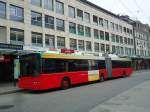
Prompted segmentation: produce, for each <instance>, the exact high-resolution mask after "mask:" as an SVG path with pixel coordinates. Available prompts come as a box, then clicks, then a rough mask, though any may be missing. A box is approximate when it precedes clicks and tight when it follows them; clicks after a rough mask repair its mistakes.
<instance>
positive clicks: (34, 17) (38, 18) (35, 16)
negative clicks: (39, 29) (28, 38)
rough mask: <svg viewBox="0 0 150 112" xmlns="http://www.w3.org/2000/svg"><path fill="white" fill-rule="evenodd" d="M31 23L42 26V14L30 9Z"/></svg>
mask: <svg viewBox="0 0 150 112" xmlns="http://www.w3.org/2000/svg"><path fill="white" fill-rule="evenodd" d="M31 24H32V25H36V26H42V14H41V13H38V12H34V11H31Z"/></svg>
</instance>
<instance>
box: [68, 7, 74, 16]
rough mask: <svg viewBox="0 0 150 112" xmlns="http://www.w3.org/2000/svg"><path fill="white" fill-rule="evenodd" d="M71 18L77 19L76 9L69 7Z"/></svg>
mask: <svg viewBox="0 0 150 112" xmlns="http://www.w3.org/2000/svg"><path fill="white" fill-rule="evenodd" d="M69 17H72V18H75V8H74V7H72V6H69Z"/></svg>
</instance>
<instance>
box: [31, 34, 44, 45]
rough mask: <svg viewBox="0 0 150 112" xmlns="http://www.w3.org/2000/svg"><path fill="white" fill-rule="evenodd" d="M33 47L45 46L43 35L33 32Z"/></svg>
mask: <svg viewBox="0 0 150 112" xmlns="http://www.w3.org/2000/svg"><path fill="white" fill-rule="evenodd" d="M32 45H33V46H39V47H42V46H43V39H42V34H41V33H36V32H32Z"/></svg>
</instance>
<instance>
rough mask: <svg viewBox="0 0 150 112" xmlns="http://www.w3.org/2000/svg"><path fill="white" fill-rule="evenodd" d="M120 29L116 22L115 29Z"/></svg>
mask: <svg viewBox="0 0 150 112" xmlns="http://www.w3.org/2000/svg"><path fill="white" fill-rule="evenodd" d="M118 30H119V28H118V25H117V24H115V31H117V32H118Z"/></svg>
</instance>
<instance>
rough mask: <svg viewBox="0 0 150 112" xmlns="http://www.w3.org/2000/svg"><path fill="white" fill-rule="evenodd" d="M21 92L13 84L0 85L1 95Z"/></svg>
mask: <svg viewBox="0 0 150 112" xmlns="http://www.w3.org/2000/svg"><path fill="white" fill-rule="evenodd" d="M18 91H21V90H20V89H19V88H18V87H17V86H14V84H13V83H5V84H0V95H4V94H10V93H15V92H18Z"/></svg>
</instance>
